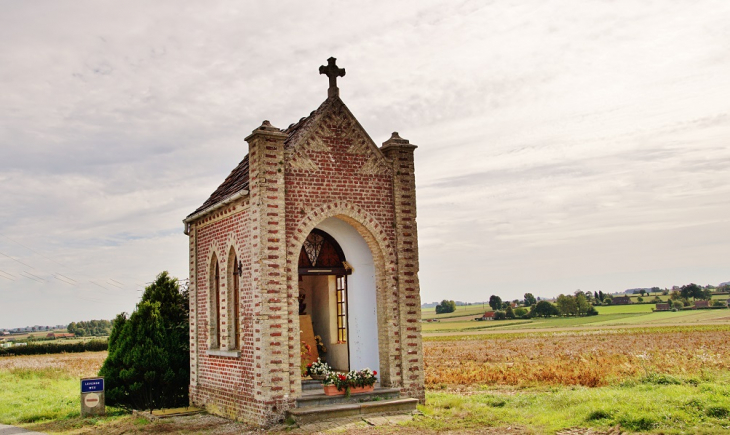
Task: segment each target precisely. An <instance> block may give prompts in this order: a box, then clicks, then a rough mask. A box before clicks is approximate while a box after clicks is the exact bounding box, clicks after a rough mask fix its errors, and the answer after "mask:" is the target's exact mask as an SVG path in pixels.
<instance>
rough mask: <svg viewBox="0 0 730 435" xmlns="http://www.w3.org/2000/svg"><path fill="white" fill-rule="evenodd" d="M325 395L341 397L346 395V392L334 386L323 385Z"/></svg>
mask: <svg viewBox="0 0 730 435" xmlns="http://www.w3.org/2000/svg"><path fill="white" fill-rule="evenodd" d="M322 387H323V388H324V394H325V395H327V396H341V395H343V394H345V390H338V389H337V387H335V386H334V385H323V386H322Z"/></svg>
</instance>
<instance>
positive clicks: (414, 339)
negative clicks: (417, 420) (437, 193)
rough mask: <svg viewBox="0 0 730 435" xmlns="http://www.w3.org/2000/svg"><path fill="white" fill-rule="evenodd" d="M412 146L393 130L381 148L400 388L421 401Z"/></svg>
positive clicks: (414, 182) (421, 380) (422, 392)
mask: <svg viewBox="0 0 730 435" xmlns="http://www.w3.org/2000/svg"><path fill="white" fill-rule="evenodd" d="M416 148H417V147H416V146H415V145H411V144H410V143H409V142H408V140H406V139H402V138H401V137H400V136H398V133H393V135H392V136H391V138H390V139H388V140H387V141H385V142H384V143H383V146H382V148H381V149H382V151H383V153H384V154H385V156H386V157H387V158H388V159H389V160H390V161H391V162H392V165H393V200H394V210H395V235H396V252H397V256H398V258H397V261H398V264H397V282H398V306H399V313H398V316H399V325H400V326H399V331H398V332H399V337H398V340H399V342H400V359H401V361H400V362H401V364H400V366H401V367H400V369H401V379H402V387H401V388H402V389H403V390H404V392H405V393H406V394H408V395H410V396H411V397H415V398H417V399H419V400H420V401H421V402H423V401H424V400H425V395H424V390H423V383H424V373H423V347H422V343H421V323H420V320H421V296H420V287H419V283H418V268H419V266H418V231H417V228H416V179H415V166H414V161H413V152H414V150H415V149H416Z"/></svg>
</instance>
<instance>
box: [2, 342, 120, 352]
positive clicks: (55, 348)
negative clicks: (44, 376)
mask: <svg viewBox="0 0 730 435" xmlns="http://www.w3.org/2000/svg"><path fill="white" fill-rule="evenodd" d="M107 346H108V343H107V341H106V340H89V341H77V342H76V343H64V342H46V343H38V344H35V343H32V344H28V345H27V346H12V347H2V348H0V356H9V355H45V354H51V353H78V352H99V351H102V350H107Z"/></svg>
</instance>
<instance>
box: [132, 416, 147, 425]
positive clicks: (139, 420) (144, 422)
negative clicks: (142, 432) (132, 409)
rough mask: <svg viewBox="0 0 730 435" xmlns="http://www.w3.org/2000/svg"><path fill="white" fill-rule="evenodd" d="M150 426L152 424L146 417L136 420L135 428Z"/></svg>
mask: <svg viewBox="0 0 730 435" xmlns="http://www.w3.org/2000/svg"><path fill="white" fill-rule="evenodd" d="M148 424H150V421H149V420H147V419H146V418H144V417H137V418H135V419H134V425H135V426H147V425H148Z"/></svg>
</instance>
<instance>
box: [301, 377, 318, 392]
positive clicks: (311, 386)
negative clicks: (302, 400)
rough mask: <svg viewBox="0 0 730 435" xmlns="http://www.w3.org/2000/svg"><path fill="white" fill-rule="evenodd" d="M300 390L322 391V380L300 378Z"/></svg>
mask: <svg viewBox="0 0 730 435" xmlns="http://www.w3.org/2000/svg"><path fill="white" fill-rule="evenodd" d="M302 390H320V391H322V381H315V380H314V379H302Z"/></svg>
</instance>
